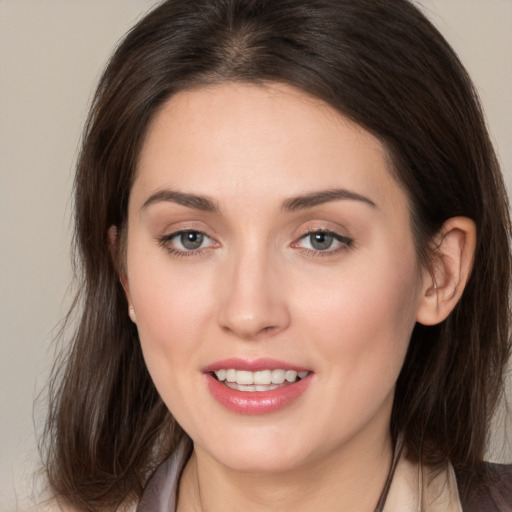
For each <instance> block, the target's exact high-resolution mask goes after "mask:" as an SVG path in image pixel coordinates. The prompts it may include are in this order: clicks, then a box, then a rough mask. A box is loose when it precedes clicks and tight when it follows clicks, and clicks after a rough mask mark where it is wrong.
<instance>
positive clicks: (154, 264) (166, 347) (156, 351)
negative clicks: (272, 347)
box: [128, 251, 213, 381]
mask: <svg viewBox="0 0 512 512" xmlns="http://www.w3.org/2000/svg"><path fill="white" fill-rule="evenodd" d="M129 256H131V261H130V260H129V262H128V264H129V271H130V273H129V287H130V296H131V299H132V302H133V306H134V309H135V311H136V315H137V329H138V332H139V338H140V341H141V346H142V350H143V353H144V357H145V360H146V364H147V366H148V369H149V371H150V373H151V374H152V377H153V379H154V380H155V381H158V379H159V374H160V373H162V377H163V376H164V374H165V378H166V379H169V375H168V371H166V368H168V366H169V365H170V364H172V367H173V368H175V369H176V370H177V372H178V373H179V370H180V368H182V365H181V361H182V360H190V359H193V355H194V353H195V352H196V350H197V347H198V345H199V344H200V343H201V341H202V340H203V339H204V338H205V336H204V325H205V321H206V319H208V318H211V317H212V314H213V313H212V309H211V301H209V300H208V299H207V297H209V296H210V295H211V294H210V293H207V292H206V290H207V289H208V290H209V289H210V287H211V283H210V281H209V278H208V273H207V272H205V271H204V269H203V270H199V269H194V267H193V265H190V267H189V269H188V270H187V272H183V271H181V272H178V271H176V268H175V267H174V268H173V267H172V266H171V265H170V263H169V259H168V257H167V254H165V253H164V254H163V255H159V254H157V255H155V254H151V253H147V254H143V253H140V254H137V253H136V252H135V251H134V253H133V254H131V255H129Z"/></svg>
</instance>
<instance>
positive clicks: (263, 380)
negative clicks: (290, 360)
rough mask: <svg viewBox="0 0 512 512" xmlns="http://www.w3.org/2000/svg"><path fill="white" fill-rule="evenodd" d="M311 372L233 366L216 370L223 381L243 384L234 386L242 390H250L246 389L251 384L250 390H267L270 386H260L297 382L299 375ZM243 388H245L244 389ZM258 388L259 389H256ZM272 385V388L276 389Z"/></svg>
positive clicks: (302, 377) (303, 375) (303, 376)
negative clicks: (245, 368) (240, 368)
mask: <svg viewBox="0 0 512 512" xmlns="http://www.w3.org/2000/svg"><path fill="white" fill-rule="evenodd" d="M308 374H309V372H307V371H302V372H296V371H295V370H280V369H278V370H260V371H257V372H249V371H247V370H234V369H233V368H228V369H224V368H223V369H221V370H217V371H215V375H216V377H217V379H218V380H219V381H221V382H224V381H226V382H227V383H230V384H234V385H238V386H241V388H238V387H235V386H230V387H233V388H234V389H240V390H242V391H249V389H245V387H247V386H251V389H250V391H265V390H267V389H268V388H267V387H265V388H260V386H271V385H275V384H283V383H284V382H285V381H287V382H295V381H296V380H297V377H298V378H299V380H300V379H304V378H305V377H307V376H308ZM242 388H243V389H242ZM256 388H258V389H256ZM274 388H275V386H274V387H272V389H274Z"/></svg>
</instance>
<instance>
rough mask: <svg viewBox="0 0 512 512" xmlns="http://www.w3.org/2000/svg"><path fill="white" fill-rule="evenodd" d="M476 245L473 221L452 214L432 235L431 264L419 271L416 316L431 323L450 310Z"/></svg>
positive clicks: (468, 268) (424, 322)
mask: <svg viewBox="0 0 512 512" xmlns="http://www.w3.org/2000/svg"><path fill="white" fill-rule="evenodd" d="M475 247H476V227H475V223H474V222H473V221H472V220H471V219H469V218H467V217H452V218H451V219H448V220H447V221H446V222H445V223H444V224H443V226H442V228H441V230H440V232H439V234H438V235H437V236H436V238H435V247H434V248H433V250H432V258H431V265H430V267H429V269H428V270H427V269H425V270H424V272H423V274H424V275H423V286H422V291H421V297H420V303H419V306H418V310H417V315H416V320H417V321H418V322H419V323H421V324H423V325H435V324H438V323H440V322H442V321H443V320H445V319H446V317H447V316H448V315H449V314H450V313H451V311H452V310H453V308H454V307H455V305H456V304H457V302H458V301H459V299H460V297H461V296H462V293H463V291H464V288H465V286H466V283H467V281H468V279H469V276H470V274H471V268H472V266H473V259H474V253H475Z"/></svg>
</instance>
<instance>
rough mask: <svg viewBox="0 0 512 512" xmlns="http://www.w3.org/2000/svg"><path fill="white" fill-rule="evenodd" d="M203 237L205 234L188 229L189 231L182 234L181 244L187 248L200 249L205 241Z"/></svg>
mask: <svg viewBox="0 0 512 512" xmlns="http://www.w3.org/2000/svg"><path fill="white" fill-rule="evenodd" d="M203 239H204V236H203V235H202V234H201V233H197V232H195V231H188V232H187V233H182V234H181V236H180V241H181V244H182V245H183V247H185V249H199V247H201V244H202V243H203Z"/></svg>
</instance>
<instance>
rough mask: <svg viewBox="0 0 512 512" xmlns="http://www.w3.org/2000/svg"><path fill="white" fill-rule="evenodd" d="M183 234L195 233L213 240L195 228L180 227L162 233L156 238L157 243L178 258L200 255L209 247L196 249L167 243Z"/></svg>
mask: <svg viewBox="0 0 512 512" xmlns="http://www.w3.org/2000/svg"><path fill="white" fill-rule="evenodd" d="M185 234H196V235H200V236H203V237H204V238H205V239H208V240H210V241H211V242H213V239H212V238H211V237H209V236H208V235H207V234H206V233H203V232H202V231H199V230H196V229H181V230H179V231H175V232H173V233H170V234H168V235H164V236H162V237H159V238H158V243H159V245H160V246H162V247H163V248H164V249H165V250H166V251H167V252H168V253H169V254H172V255H173V256H175V257H178V258H189V257H192V256H201V255H202V254H203V253H204V252H205V251H207V250H208V249H209V247H199V248H198V249H189V250H184V249H176V248H175V247H172V246H171V245H169V243H170V242H171V241H172V240H173V239H175V238H177V237H180V236H182V235H185Z"/></svg>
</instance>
